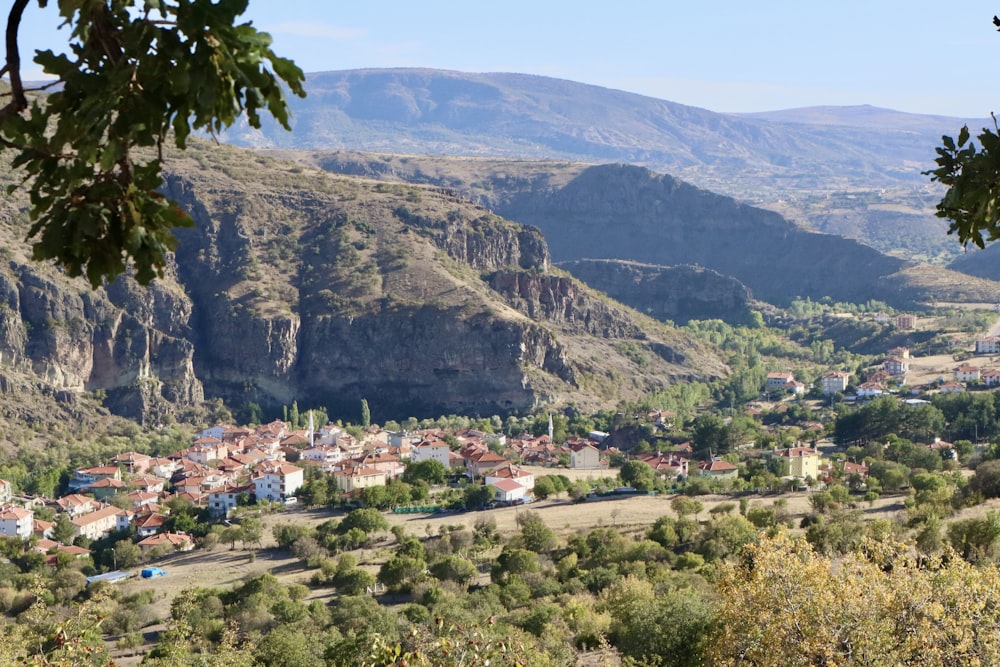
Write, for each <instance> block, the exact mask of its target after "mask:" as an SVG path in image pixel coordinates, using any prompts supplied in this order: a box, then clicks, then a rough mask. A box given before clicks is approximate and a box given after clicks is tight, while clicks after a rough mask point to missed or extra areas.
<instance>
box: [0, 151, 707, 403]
mask: <svg viewBox="0 0 1000 667" xmlns="http://www.w3.org/2000/svg"><path fill="white" fill-rule="evenodd" d="M168 165H169V170H170V176H169V179H168V185H167V191H168V194H169V195H170V196H172V197H174V198H176V199H177V200H178V201H179V202H181V204H182V205H184V206H185V207H186V208H187V209H188V210H189V211H190V212H191V213H192V215H193V216H194V218H195V220H196V222H197V227H196V228H195V229H190V230H183V232H182V233H181V234H179V238H180V242H181V243H180V247H179V249H178V252H177V254H176V264H175V265H174V266H172V267H171V268H170V271H169V272H168V273H169V275H168V277H167V278H166V279H165V280H158V281H156V282H155V283H154V285H153V287H152V288H151V289H148V290H146V289H143V288H139V287H136V286H135V285H134V283H132V282H130V281H127V280H120V281H116V282H115V283H114V284H112V285H111V286H110V287H109V288H108V289H106V290H104V289H102V290H97V291H91V290H89V289H88V288H87V287H86V286H85V285H84V283H82V282H80V281H72V280H68V279H67V278H66V277H65V276H63V275H61V274H60V273H59V272H56V271H54V270H52V268H51V267H49V266H45V265H40V264H36V263H31V262H29V261H27V260H26V258H25V253H26V251H27V247H26V246H25V245H24V244H23V243H21V242H19V241H18V240H17V236H19V235H21V234H23V230H24V229H25V227H24V226H23V225H24V216H23V213H21V210H23V209H20V208H19V206H18V204H19V202H18V201H17V200H7V201H6V202H5V203H4V204H3V211H4V217H5V218H6V219H7V221H8V222H9V223H10V224H8V225H5V226H4V230H3V232H2V233H3V234H4V235H5V237H6V238H4V239H3V241H4V243H3V246H4V248H5V249H6V250H5V253H6V259H7V260H8V261H7V263H6V264H5V265H4V266H3V267H2V271H0V287H2V294H3V296H4V299H3V300H4V304H5V307H4V309H3V313H2V315H3V320H2V327H0V332H2V335H0V354H2V361H3V363H4V364H8V365H11V366H13V367H17V368H20V369H23V370H26V371H30V372H32V373H34V374H36V375H37V376H38V377H40V378H42V379H44V381H45V382H46V383H47V384H49V385H51V386H52V387H53V388H55V389H69V390H72V391H76V392H80V391H96V390H102V391H104V392H106V393H107V405H108V406H109V407H111V408H112V409H113V410H114V411H116V412H119V413H121V414H127V415H131V416H135V417H138V418H142V419H145V420H147V421H154V422H155V421H161V420H162V419H165V418H166V417H167V415H168V414H170V413H171V412H172V411H174V410H175V409H176V407H177V406H183V405H190V404H194V403H197V402H200V401H201V400H202V399H203V398H215V397H221V398H224V399H225V400H226V402H227V404H228V405H230V406H232V407H234V408H239V407H240V406H243V405H245V404H249V403H256V404H259V405H261V406H263V407H264V408H265V409H268V408H270V409H272V410H273V409H275V408H277V409H279V410H280V407H281V405H288V404H290V403H291V402H292V401H293V400H299V401H300V403H302V404H303V407H305V406H307V405H316V406H325V407H328V408H329V409H330V410H331V414H334V415H340V416H343V417H345V418H348V419H356V418H357V411H358V409H359V406H360V401H361V399H362V398H366V399H367V400H368V402H369V404H370V406H371V411H372V416H373V418H375V419H377V420H385V419H388V418H405V417H407V416H410V415H418V416H428V415H435V416H436V415H439V414H446V413H463V414H473V415H474V414H482V415H490V414H495V413H497V414H507V413H511V412H521V411H527V410H530V409H532V408H534V407H535V406H539V405H547V404H558V405H566V404H570V403H574V404H577V405H579V406H580V407H581V408H591V409H596V408H597V407H599V406H606V405H607V404H608V403H611V404H614V403H615V402H617V401H619V400H622V399H628V398H635V397H638V396H639V395H641V394H643V393H645V392H647V391H650V390H656V389H658V388H662V387H663V386H664V384H665V383H670V382H672V381H676V380H679V379H689V378H709V377H713V376H719V375H724V374H725V373H726V372H727V370H726V367H725V366H724V365H723V364H722V363H721V362H720V361H719V360H718V359H717V358H716V357H715V356H714V354H713V353H712V352H711V351H710V350H708V349H706V348H705V347H704V346H703V345H701V344H699V343H696V342H693V341H692V340H690V339H688V338H687V337H686V336H684V335H681V334H680V333H679V332H678V331H676V330H674V329H672V328H669V327H666V326H663V325H661V324H659V323H657V322H655V321H654V320H652V319H650V318H648V317H646V316H643V315H639V314H638V313H635V312H632V311H630V310H629V309H628V308H626V307H624V306H621V305H620V304H617V303H615V302H613V301H611V300H610V299H608V298H607V297H605V296H604V295H602V294H600V293H597V292H594V291H593V290H591V289H589V288H587V287H586V286H585V285H583V284H582V283H580V282H579V281H577V280H574V279H573V278H571V277H569V276H568V275H566V274H564V273H562V272H559V271H555V270H553V269H552V268H551V266H550V260H549V251H548V248H547V246H546V244H545V242H544V240H543V239H542V237H541V235H540V234H539V232H538V231H537V230H535V229H531V228H525V227H522V226H519V225H516V224H513V223H511V222H509V221H507V220H504V219H502V218H500V217H498V216H497V215H495V214H492V213H490V212H488V211H486V210H485V209H483V208H481V207H477V206H475V205H473V204H471V203H469V202H467V201H462V200H460V199H458V198H456V197H455V196H454V194H453V193H450V192H447V191H444V190H441V189H440V188H435V187H424V186H416V185H400V184H386V183H379V182H375V181H371V180H366V179H362V178H357V177H335V176H331V175H328V174H325V173H323V172H320V171H318V170H313V169H308V168H304V167H302V166H299V165H295V164H290V163H283V162H279V161H276V160H273V159H270V158H266V157H263V156H259V155H254V154H252V153H249V152H247V151H244V150H240V149H234V148H229V147H208V146H200V147H198V148H195V149H193V150H191V151H189V152H188V153H187V154H184V155H181V156H171V157H170V159H169V160H168ZM626 343H627V345H626ZM636 346H638V349H640V350H642V351H643V353H642V354H641V355H639V356H641V357H642V362H643V363H642V364H641V365H637V363H636V361H635V359H636V358H637V355H636V354H634V349H636ZM626 352H628V353H629V354H626Z"/></svg>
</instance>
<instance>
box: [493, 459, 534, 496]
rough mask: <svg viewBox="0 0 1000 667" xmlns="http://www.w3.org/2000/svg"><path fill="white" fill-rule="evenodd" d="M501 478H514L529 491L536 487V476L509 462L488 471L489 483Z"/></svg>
mask: <svg viewBox="0 0 1000 667" xmlns="http://www.w3.org/2000/svg"><path fill="white" fill-rule="evenodd" d="M501 479H512V480H514V481H515V482H517V483H518V484H520V485H521V486H523V487H524V488H525V489H527V490H528V491H531V490H532V489H533V488H535V476H534V475H533V474H531V473H530V472H528V471H527V470H524V469H523V468H519V467H518V466H516V465H513V464H507V465H505V466H503V467H502V468H497V469H496V470H492V471H490V472H488V473H486V483H487V484H493V483H494V482H497V481H499V480H501Z"/></svg>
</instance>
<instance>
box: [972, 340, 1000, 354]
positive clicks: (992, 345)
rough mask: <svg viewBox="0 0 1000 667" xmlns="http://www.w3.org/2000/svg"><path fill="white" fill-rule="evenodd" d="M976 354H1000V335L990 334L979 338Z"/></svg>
mask: <svg viewBox="0 0 1000 667" xmlns="http://www.w3.org/2000/svg"><path fill="white" fill-rule="evenodd" d="M976 354H1000V336H989V337H987V338H980V339H979V340H977V341H976Z"/></svg>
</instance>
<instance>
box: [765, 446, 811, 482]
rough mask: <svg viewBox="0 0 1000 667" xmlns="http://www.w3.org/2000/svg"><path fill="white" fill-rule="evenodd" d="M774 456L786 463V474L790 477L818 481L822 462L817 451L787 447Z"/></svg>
mask: <svg viewBox="0 0 1000 667" xmlns="http://www.w3.org/2000/svg"><path fill="white" fill-rule="evenodd" d="M774 455H775V456H777V457H780V458H782V459H785V460H787V461H788V474H789V475H790V476H791V477H797V478H799V479H805V478H806V477H811V478H813V479H819V476H820V470H819V469H820V464H821V463H822V461H823V457H822V456H821V455H820V453H819V450H816V449H812V448H811V447H789V448H788V449H779V450H776V451H775V452H774Z"/></svg>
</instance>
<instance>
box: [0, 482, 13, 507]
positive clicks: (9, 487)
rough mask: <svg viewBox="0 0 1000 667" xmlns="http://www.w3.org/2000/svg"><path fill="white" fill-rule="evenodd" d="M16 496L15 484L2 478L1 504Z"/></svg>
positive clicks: (0, 489)
mask: <svg viewBox="0 0 1000 667" xmlns="http://www.w3.org/2000/svg"><path fill="white" fill-rule="evenodd" d="M13 497H14V485H13V484H11V483H10V482H8V481H7V480H5V479H0V505H2V504H4V503H8V502H10V499H11V498H13Z"/></svg>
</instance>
